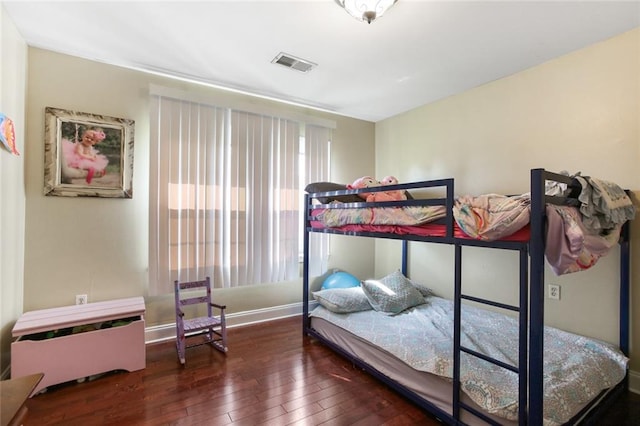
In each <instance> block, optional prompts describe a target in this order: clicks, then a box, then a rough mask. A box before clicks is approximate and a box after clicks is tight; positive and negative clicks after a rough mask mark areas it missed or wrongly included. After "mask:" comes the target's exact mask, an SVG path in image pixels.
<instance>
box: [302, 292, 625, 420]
mask: <svg viewBox="0 0 640 426" xmlns="http://www.w3.org/2000/svg"><path fill="white" fill-rule="evenodd" d="M425 300H426V303H425V304H422V305H419V306H416V307H414V308H411V309H408V310H406V311H404V312H403V313H401V314H399V315H396V316H388V315H382V314H380V313H379V312H376V311H374V310H367V311H361V312H355V313H348V314H334V313H331V312H330V311H328V310H327V309H325V308H323V307H322V306H318V307H317V308H315V309H314V310H313V311H312V312H311V316H316V317H319V318H323V319H325V320H327V321H330V322H332V323H334V324H336V325H337V326H339V327H341V328H343V329H345V330H348V331H350V332H351V333H353V334H355V335H356V336H358V337H360V338H362V339H365V340H367V341H369V342H371V343H373V344H375V345H376V346H379V347H380V348H382V349H384V350H386V351H387V352H389V353H391V354H393V355H394V356H396V357H397V358H399V359H400V360H402V361H403V362H405V363H407V364H408V365H410V366H411V367H413V368H415V369H416V370H420V371H426V372H429V373H432V374H436V375H439V376H441V377H444V378H448V379H451V378H452V377H453V357H452V354H453V304H452V302H451V301H449V300H446V299H442V298H439V297H434V296H431V297H428V298H426V299H425ZM517 342H518V325H517V319H515V318H512V317H508V316H505V315H502V314H499V313H495V312H490V311H486V310H482V309H478V308H474V307H471V306H468V305H464V306H463V312H462V333H461V344H462V345H463V346H465V347H467V348H470V349H472V350H475V351H478V352H481V353H483V354H486V355H489V356H491V357H493V358H496V359H498V360H500V361H503V362H505V363H508V364H511V365H514V366H517V364H518V347H517ZM544 348H545V359H544V372H545V374H544V397H545V404H544V418H545V424H547V425H556V424H562V423H565V422H567V421H568V420H570V418H571V417H572V416H573V415H575V413H576V411H577V407H580V406H581V405H582V404H584V403H585V402H587V401H590V400H592V399H593V398H594V397H595V396H597V395H598V394H599V393H600V392H601V391H602V390H604V389H607V388H609V387H611V386H614V385H615V384H617V383H618V382H620V381H621V380H622V379H623V378H624V376H625V372H626V367H627V362H628V359H627V358H626V357H625V356H624V355H623V354H622V353H621V352H620V351H618V350H617V349H616V348H615V347H614V346H612V345H609V344H607V343H604V342H601V341H598V340H595V339H590V338H586V337H582V336H578V335H574V334H571V333H567V332H564V331H561V330H558V329H554V328H551V327H545V337H544ZM460 365H461V373H460V381H461V388H462V389H463V391H464V392H465V393H466V394H467V395H469V397H471V398H472V400H473V401H474V402H475V403H477V404H478V405H480V406H481V407H483V408H484V409H485V410H487V411H488V412H490V413H493V414H495V415H498V416H501V417H504V418H507V419H510V420H517V417H518V391H517V389H518V376H517V374H515V373H513V372H511V371H508V370H505V369H503V368H501V367H498V366H496V365H494V364H491V363H488V362H486V361H484V360H481V359H479V358H475V357H471V356H468V355H466V354H464V353H463V354H462V356H461V364H460Z"/></svg>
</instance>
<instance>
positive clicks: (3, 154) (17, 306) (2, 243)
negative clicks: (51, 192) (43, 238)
mask: <svg viewBox="0 0 640 426" xmlns="http://www.w3.org/2000/svg"><path fill="white" fill-rule="evenodd" d="M26 70H27V46H26V44H25V42H24V40H23V39H22V37H21V36H20V34H19V33H18V31H17V29H16V27H15V25H14V23H13V22H12V21H11V19H10V18H9V16H8V15H7V13H6V12H5V10H4V6H2V5H0V112H2V113H4V114H5V115H6V116H7V117H10V118H11V119H12V120H13V122H14V125H15V130H16V139H17V147H18V151H20V152H21V153H24V150H25V141H24V135H25V131H24V129H25V119H24V110H25V87H26ZM24 162H25V157H24V155H22V156H19V157H18V156H14V155H11V154H10V153H9V152H8V151H7V150H5V149H4V148H2V147H0V254H1V255H0V373H3V372H4V371H5V369H6V368H7V367H8V365H9V357H10V351H11V345H10V344H11V329H12V328H13V324H14V323H15V320H16V319H17V318H18V317H19V316H20V314H21V313H22V288H23V280H24V274H23V272H24V229H25V219H24V211H25V192H24Z"/></svg>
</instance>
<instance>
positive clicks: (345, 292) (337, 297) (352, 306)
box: [313, 287, 371, 314]
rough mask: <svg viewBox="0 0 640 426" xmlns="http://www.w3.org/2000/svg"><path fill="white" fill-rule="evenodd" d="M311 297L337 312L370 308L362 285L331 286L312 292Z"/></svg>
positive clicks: (342, 312) (343, 312) (344, 312)
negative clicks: (330, 287)
mask: <svg viewBox="0 0 640 426" xmlns="http://www.w3.org/2000/svg"><path fill="white" fill-rule="evenodd" d="M313 297H314V298H315V299H316V300H317V301H318V303H320V304H321V305H322V306H324V307H325V308H327V309H328V310H330V311H331V312H336V313H339V314H346V313H350V312H360V311H368V310H370V309H371V305H370V304H369V299H367V296H365V294H364V291H363V290H362V287H348V288H332V289H328V290H320V291H316V292H314V293H313Z"/></svg>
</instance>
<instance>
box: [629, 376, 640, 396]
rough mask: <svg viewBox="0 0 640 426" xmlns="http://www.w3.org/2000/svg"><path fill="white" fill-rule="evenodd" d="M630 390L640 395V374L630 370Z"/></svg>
mask: <svg viewBox="0 0 640 426" xmlns="http://www.w3.org/2000/svg"><path fill="white" fill-rule="evenodd" d="M629 390H630V391H631V392H633V393H638V394H640V372H637V371H633V370H629Z"/></svg>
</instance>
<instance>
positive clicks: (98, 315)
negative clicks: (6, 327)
mask: <svg viewBox="0 0 640 426" xmlns="http://www.w3.org/2000/svg"><path fill="white" fill-rule="evenodd" d="M144 313H145V305H144V299H143V298H142V297H132V298H127V299H117V300H109V301H106V302H95V303H87V304H86V305H73V306H64V307H61V308H51V309H43V310H38V311H31V312H25V313H24V314H22V316H20V318H19V319H18V321H17V322H16V324H15V326H14V327H13V331H12V333H13V337H14V338H15V339H16V340H14V342H13V343H11V377H12V378H16V377H22V376H27V375H30V374H35V373H44V377H43V378H42V380H41V381H40V383H39V384H38V386H36V388H35V389H34V390H33V391H32V393H31V396H33V395H35V394H37V393H38V392H39V391H41V390H42V389H44V388H46V387H48V386H51V385H54V384H58V383H64V382H68V381H70V380H76V379H83V378H85V377H88V376H92V375H95V374H100V373H106V372H108V371H113V370H127V371H136V370H141V369H143V368H145V366H146V359H145V358H146V352H145V344H144ZM119 320H120V323H119ZM104 323H107V324H109V325H112V326H111V327H110V328H99V327H100V324H104ZM122 324H125V325H122ZM96 328H98V329H96ZM62 330H66V331H67V333H61V331H62ZM71 330H73V331H77V333H75V334H70V333H71ZM45 336H47V337H45Z"/></svg>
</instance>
